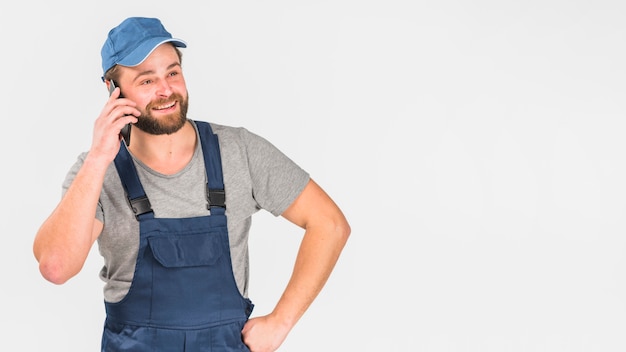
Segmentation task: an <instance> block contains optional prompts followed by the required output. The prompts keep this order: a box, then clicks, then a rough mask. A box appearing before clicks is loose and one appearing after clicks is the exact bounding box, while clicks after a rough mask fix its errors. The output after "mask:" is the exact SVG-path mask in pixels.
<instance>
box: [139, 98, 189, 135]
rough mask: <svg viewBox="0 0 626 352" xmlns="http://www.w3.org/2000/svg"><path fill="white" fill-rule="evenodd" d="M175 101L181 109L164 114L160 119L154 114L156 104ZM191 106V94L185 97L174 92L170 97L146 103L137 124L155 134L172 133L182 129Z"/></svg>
mask: <svg viewBox="0 0 626 352" xmlns="http://www.w3.org/2000/svg"><path fill="white" fill-rule="evenodd" d="M173 101H177V102H178V105H179V107H180V111H179V112H177V113H173V114H168V115H164V116H162V117H161V118H159V119H156V118H154V116H152V113H151V111H152V108H153V107H155V106H160V105H166V104H168V103H171V102H173ZM188 108H189V96H187V98H183V96H182V95H180V94H177V93H174V94H172V95H171V96H170V97H169V98H168V99H160V100H156V101H152V102H150V103H149V104H148V105H146V107H145V109H144V111H142V112H141V115H140V116H139V117H138V118H137V120H138V121H137V123H135V126H136V127H137V128H139V129H140V130H142V131H144V132H146V133H150V134H154V135H162V134H172V133H174V132H176V131H178V130H180V129H181V128H182V127H183V126H184V125H185V122H187V109H188Z"/></svg>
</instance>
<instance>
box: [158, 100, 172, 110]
mask: <svg viewBox="0 0 626 352" xmlns="http://www.w3.org/2000/svg"><path fill="white" fill-rule="evenodd" d="M174 105H176V101H173V102H171V103H168V104H164V105H159V106H155V107H154V108H153V109H154V110H167V109H171V108H173V107H174Z"/></svg>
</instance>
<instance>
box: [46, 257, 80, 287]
mask: <svg viewBox="0 0 626 352" xmlns="http://www.w3.org/2000/svg"><path fill="white" fill-rule="evenodd" d="M39 272H40V273H41V276H43V278H44V279H46V280H48V281H50V282H51V283H53V284H55V285H62V284H64V283H66V282H67V280H69V279H70V278H71V277H72V275H69V274H68V273H67V271H66V270H64V268H63V265H62V263H61V261H60V260H54V259H52V260H51V259H41V260H39Z"/></svg>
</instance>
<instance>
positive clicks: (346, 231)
mask: <svg viewBox="0 0 626 352" xmlns="http://www.w3.org/2000/svg"><path fill="white" fill-rule="evenodd" d="M335 229H336V233H337V234H338V236H339V238H340V239H341V241H342V243H343V244H344V245H345V243H346V242H348V238H350V234H351V233H352V229H351V228H350V224H349V223H348V222H347V221H345V220H344V221H342V222H341V223H339V224H336V226H335Z"/></svg>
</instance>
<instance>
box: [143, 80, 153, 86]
mask: <svg viewBox="0 0 626 352" xmlns="http://www.w3.org/2000/svg"><path fill="white" fill-rule="evenodd" d="M151 83H152V80H151V79H146V80H144V81H141V85H147V84H151Z"/></svg>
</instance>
